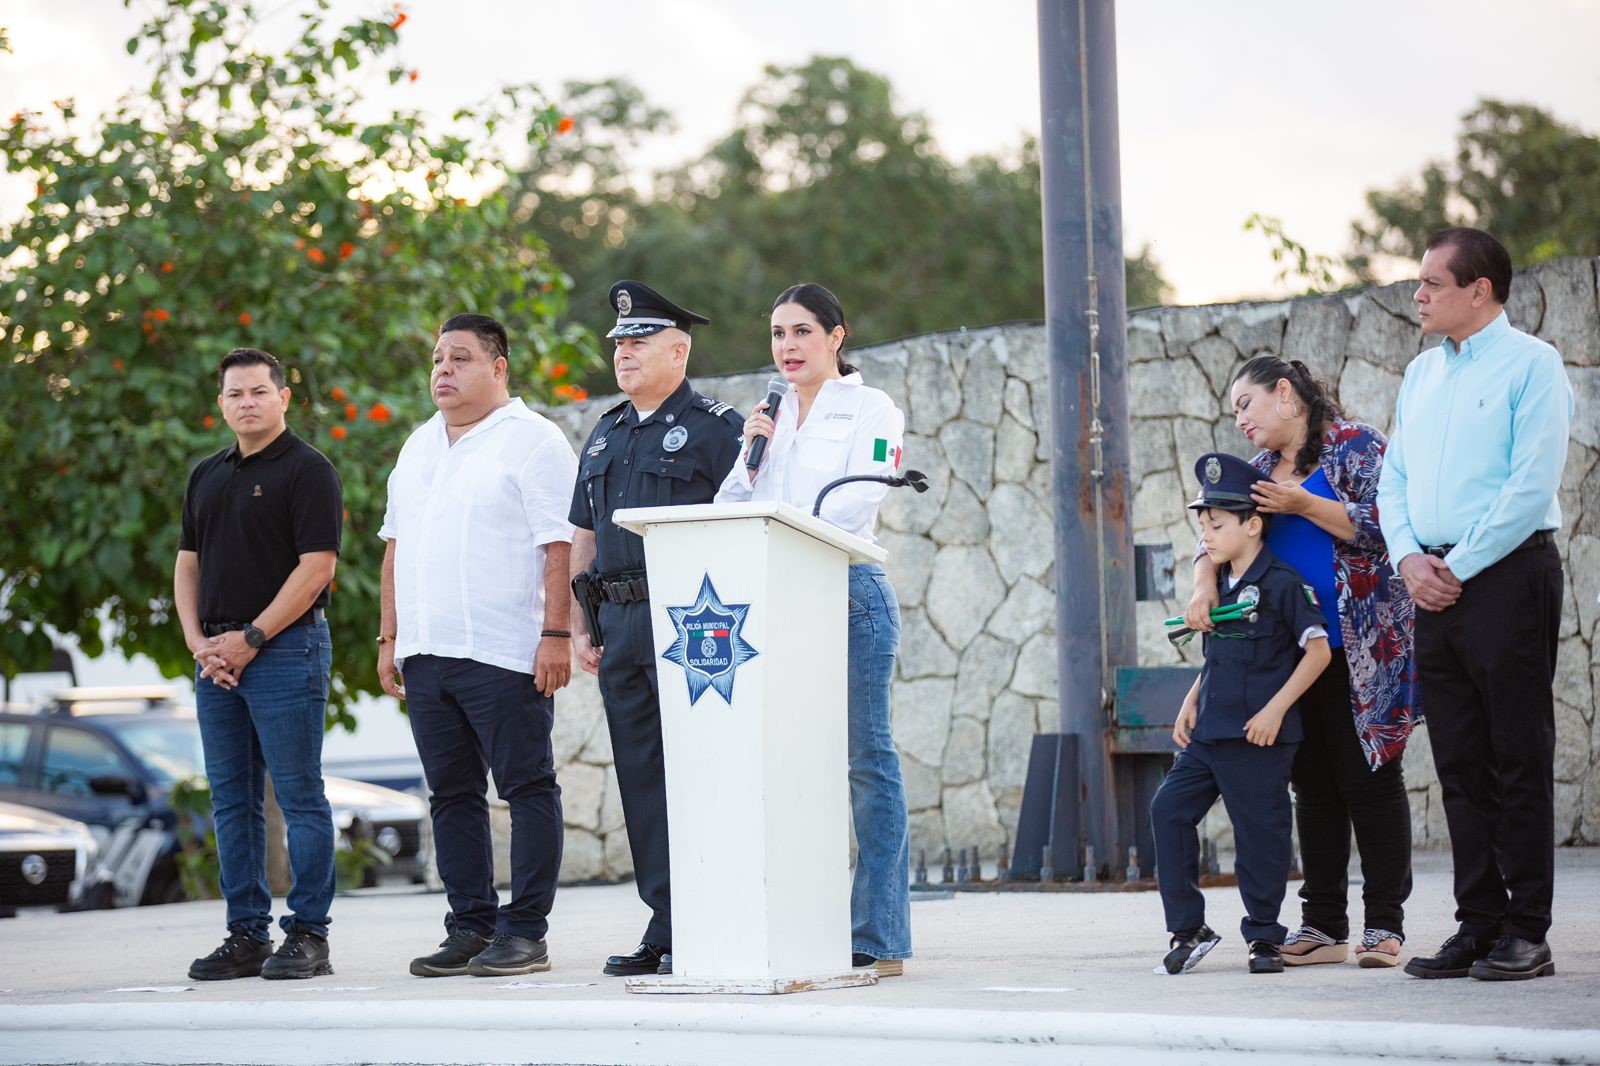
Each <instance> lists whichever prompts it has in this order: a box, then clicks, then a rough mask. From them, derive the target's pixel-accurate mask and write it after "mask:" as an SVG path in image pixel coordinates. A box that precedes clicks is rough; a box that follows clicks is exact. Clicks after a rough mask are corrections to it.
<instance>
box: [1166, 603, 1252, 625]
mask: <svg viewBox="0 0 1600 1066" xmlns="http://www.w3.org/2000/svg"><path fill="white" fill-rule="evenodd" d="M1254 608H1255V604H1253V603H1227V604H1223V605H1222V606H1221V607H1213V608H1211V615H1210V617H1211V620H1212V621H1213V622H1236V621H1238V620H1239V619H1240V618H1243V617H1244V616H1245V615H1247V614H1249V613H1250V612H1251V611H1252V610H1253V609H1254ZM1161 624H1162V625H1165V626H1181V625H1183V624H1184V622H1183V615H1181V614H1180V615H1178V617H1176V618H1168V619H1167V620H1166V621H1164V622H1162V623H1161Z"/></svg>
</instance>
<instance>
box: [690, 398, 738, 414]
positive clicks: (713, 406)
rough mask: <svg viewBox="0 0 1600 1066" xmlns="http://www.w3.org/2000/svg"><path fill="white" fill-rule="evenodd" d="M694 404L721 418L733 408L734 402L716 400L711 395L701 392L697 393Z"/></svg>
mask: <svg viewBox="0 0 1600 1066" xmlns="http://www.w3.org/2000/svg"><path fill="white" fill-rule="evenodd" d="M694 405H695V406H696V407H698V408H700V409H701V410H702V411H704V412H705V413H706V414H708V415H711V416H712V417H714V418H721V417H722V416H723V415H725V414H727V413H728V412H729V411H731V410H733V404H731V403H723V402H722V401H721V400H714V399H712V398H711V397H710V396H701V395H699V394H696V395H695V398H694Z"/></svg>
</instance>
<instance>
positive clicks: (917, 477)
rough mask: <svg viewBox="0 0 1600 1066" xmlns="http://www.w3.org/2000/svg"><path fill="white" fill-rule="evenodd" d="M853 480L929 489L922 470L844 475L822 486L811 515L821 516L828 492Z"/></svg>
mask: <svg viewBox="0 0 1600 1066" xmlns="http://www.w3.org/2000/svg"><path fill="white" fill-rule="evenodd" d="M852 481H877V482H880V483H881V484H884V485H888V486H889V487H890V488H891V489H903V488H908V487H909V488H911V489H914V490H915V491H917V492H927V491H928V475H926V474H924V473H923V472H922V471H920V470H907V471H906V472H905V474H904V475H903V476H896V475H894V474H851V475H850V476H849V477H842V478H839V479H838V480H837V481H830V482H828V483H827V484H826V485H824V486H822V491H821V492H819V493H817V502H816V503H815V504H814V505H812V508H811V516H812V517H813V518H821V517H822V501H823V499H824V498H825V497H826V496H827V495H828V493H830V492H832V491H833V490H834V489H836V488H838V487H839V486H840V485H848V484H850V483H851V482H852Z"/></svg>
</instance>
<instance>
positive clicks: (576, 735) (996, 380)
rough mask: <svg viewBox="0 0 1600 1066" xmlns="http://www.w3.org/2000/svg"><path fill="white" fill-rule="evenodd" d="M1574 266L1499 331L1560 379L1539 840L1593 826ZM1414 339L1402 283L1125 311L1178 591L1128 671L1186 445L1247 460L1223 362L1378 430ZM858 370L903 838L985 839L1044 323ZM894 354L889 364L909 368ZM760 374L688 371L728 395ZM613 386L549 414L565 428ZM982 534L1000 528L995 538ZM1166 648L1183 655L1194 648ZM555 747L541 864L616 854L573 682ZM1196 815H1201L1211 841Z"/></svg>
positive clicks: (1144, 534) (1022, 608)
mask: <svg viewBox="0 0 1600 1066" xmlns="http://www.w3.org/2000/svg"><path fill="white" fill-rule="evenodd" d="M1595 268H1596V263H1595V261H1591V260H1563V261H1559V262H1555V263H1549V264H1545V265H1543V266H1540V267H1536V268H1533V269H1531V270H1528V271H1524V272H1521V273H1519V275H1518V277H1517V282H1516V284H1515V286H1514V287H1513V297H1512V300H1511V304H1510V307H1509V308H1508V311H1509V314H1510V316H1511V320H1512V322H1513V323H1514V324H1516V325H1517V326H1519V327H1521V328H1524V329H1531V330H1532V331H1533V332H1534V333H1536V334H1537V335H1538V336H1540V337H1542V338H1544V339H1545V340H1548V341H1549V342H1551V343H1552V344H1554V345H1556V346H1557V347H1558V348H1559V349H1560V350H1561V352H1562V354H1563V356H1564V357H1565V358H1566V361H1567V365H1568V372H1569V374H1570V375H1571V377H1572V381H1573V385H1574V387H1575V389H1576V390H1577V394H1578V415H1577V419H1576V421H1575V422H1574V425H1573V431H1572V444H1571V450H1570V452H1569V455H1568V459H1567V469H1566V475H1565V477H1564V478H1563V481H1562V489H1561V507H1562V512H1563V517H1564V524H1563V528H1562V530H1561V534H1560V536H1559V543H1560V547H1561V553H1562V557H1563V559H1564V560H1565V561H1566V565H1567V596H1566V599H1565V602H1564V608H1563V616H1562V627H1561V649H1560V661H1559V673H1558V678H1557V682H1556V691H1557V698H1558V700H1559V703H1558V705H1557V711H1556V728H1557V754H1556V779H1557V783H1556V836H1557V839H1558V841H1561V842H1565V843H1589V844H1596V843H1600V721H1597V720H1596V715H1595V693H1596V691H1600V646H1597V641H1600V627H1597V623H1600V603H1597V596H1600V464H1597V462H1596V460H1597V458H1600V294H1597V291H1596V269H1595ZM1421 341H1422V334H1421V331H1420V329H1419V327H1418V320H1417V316H1416V309H1415V306H1414V304H1413V303H1412V301H1411V286H1410V285H1409V284H1399V285H1389V286H1384V287H1381V288H1373V289H1368V290H1364V291H1359V292H1352V293H1344V294H1339V295H1335V296H1324V297H1305V298H1301V299H1296V300H1285V301H1278V302H1273V303H1251V304H1232V305H1218V306H1212V307H1171V308H1158V309H1153V310H1149V311H1142V312H1138V313H1136V314H1135V315H1133V316H1132V318H1131V320H1130V322H1129V325H1128V348H1127V357H1128V359H1129V368H1128V369H1129V372H1128V381H1129V390H1130V406H1131V409H1132V415H1133V426H1132V434H1133V435H1132V441H1131V461H1132V467H1133V470H1132V478H1131V480H1130V485H1132V486H1135V490H1134V491H1135V497H1134V507H1133V513H1134V522H1135V529H1136V533H1135V537H1136V539H1137V540H1138V541H1139V542H1141V543H1143V542H1152V543H1160V542H1170V543H1172V544H1173V545H1174V547H1175V551H1176V553H1177V555H1178V558H1179V560H1180V565H1179V566H1178V568H1177V596H1178V599H1176V600H1173V601H1168V602H1164V603H1141V604H1139V606H1138V627H1139V655H1140V664H1141V665H1157V664H1161V663H1173V662H1179V661H1181V660H1180V658H1179V655H1180V653H1179V652H1178V651H1177V650H1175V649H1173V648H1172V647H1171V645H1169V644H1168V643H1167V641H1166V640H1165V638H1164V636H1163V629H1162V626H1161V619H1162V618H1163V617H1166V616H1168V615H1171V614H1174V613H1177V612H1178V611H1180V610H1181V609H1182V604H1183V603H1184V602H1185V601H1186V600H1187V598H1188V595H1189V590H1190V579H1189V574H1188V567H1187V566H1186V565H1184V564H1183V562H1182V561H1183V560H1186V559H1187V557H1188V553H1189V552H1190V551H1191V550H1192V547H1193V545H1194V544H1195V542H1196V536H1197V531H1196V527H1195V526H1194V525H1193V524H1192V522H1191V518H1190V514H1189V512H1188V511H1186V510H1185V509H1184V504H1185V502H1186V501H1187V499H1188V498H1189V496H1190V495H1191V490H1192V489H1193V486H1191V485H1190V484H1189V480H1190V470H1191V468H1192V465H1193V462H1194V458H1195V457H1196V456H1197V455H1199V454H1200V453H1202V452H1205V451H1210V450H1213V449H1220V450H1227V451H1232V452H1236V453H1239V454H1242V455H1248V454H1249V451H1250V449H1249V447H1248V442H1246V441H1245V440H1244V439H1243V438H1242V437H1240V436H1239V434H1238V433H1237V432H1236V431H1235V429H1234V427H1233V419H1232V415H1231V413H1230V412H1229V410H1228V402H1227V391H1228V387H1229V384H1230V382H1231V378H1232V375H1233V373H1234V371H1235V370H1236V369H1237V368H1238V366H1239V365H1240V364H1241V363H1242V362H1243V361H1244V360H1245V359H1247V358H1249V357H1250V356H1252V355H1256V354H1259V353H1261V352H1271V353H1274V354H1279V355H1282V356H1284V357H1285V358H1298V359H1301V360H1302V361H1304V362H1305V363H1306V364H1307V365H1308V366H1310V367H1311V368H1312V370H1313V371H1314V372H1315V373H1316V374H1318V375H1319V376H1321V377H1323V378H1324V379H1326V380H1327V381H1328V382H1329V383H1330V384H1333V385H1334V386H1335V387H1336V388H1337V391H1338V393H1339V397H1340V400H1341V402H1342V403H1343V404H1344V406H1345V407H1346V409H1347V410H1348V411H1349V412H1351V414H1352V415H1354V416H1355V417H1358V418H1361V419H1363V420H1365V421H1368V422H1371V423H1373V424H1375V425H1377V426H1379V427H1380V428H1384V429H1387V428H1388V424H1389V420H1390V417H1391V413H1392V410H1393V404H1394V395H1395V391H1396V389H1397V388H1398V387H1399V384H1400V379H1401V374H1402V372H1403V371H1404V369H1405V365H1406V363H1407V362H1408V361H1409V360H1410V359H1411V357H1412V356H1413V355H1414V354H1415V353H1416V352H1417V351H1418V350H1419V348H1420V346H1421ZM854 355H855V360H856V362H857V363H858V364H859V365H860V366H861V367H862V370H863V373H864V375H865V377H866V379H867V381H868V382H869V383H870V384H873V385H876V386H877V387H879V388H882V389H884V390H885V391H887V392H888V393H889V394H890V395H891V396H893V397H894V399H895V401H896V402H897V403H898V404H899V405H900V407H901V409H902V410H903V411H905V412H906V442H905V451H906V464H907V465H908V466H911V467H914V468H916V469H919V470H922V471H924V472H925V473H926V474H927V475H928V480H929V482H930V484H931V485H932V488H931V490H930V491H929V492H927V493H925V494H922V495H915V494H912V493H909V492H895V493H891V494H890V496H889V498H888V499H887V501H886V502H885V504H884V506H883V509H882V512H881V525H880V539H881V541H882V542H883V544H884V545H885V547H887V548H888V549H889V563H888V571H889V575H890V577H891V579H892V580H893V582H894V586H895V589H896V591H897V592H898V594H899V597H900V604H901V610H902V612H903V634H902V644H901V650H900V661H899V667H898V674H897V678H896V681H895V686H894V693H893V705H894V732H895V740H896V743H897V744H898V746H899V748H900V753H901V767H902V769H903V772H904V775H905V785H906V798H907V800H908V802H909V805H910V808H911V832H912V847H913V852H914V853H915V849H918V848H925V849H926V850H927V852H928V854H929V856H930V859H931V858H932V856H934V855H935V854H936V853H937V851H938V849H941V848H943V847H944V846H945V845H946V844H947V843H948V844H949V845H950V846H952V847H955V848H960V847H965V846H970V845H972V844H981V845H983V847H984V848H985V851H986V852H988V853H989V854H991V855H992V851H990V849H992V848H993V847H994V846H995V845H996V844H998V843H999V842H1001V841H1002V840H1006V841H1009V840H1011V839H1012V838H1013V837H1014V836H1015V832H1016V824H1017V814H1018V809H1019V807H1020V805H1021V801H1022V782H1023V776H1024V773H1025V771H1026V769H1027V758H1028V750H1029V745H1030V738H1031V737H1032V735H1033V734H1034V733H1035V732H1036V731H1045V732H1049V731H1054V730H1055V729H1057V728H1058V726H1059V711H1058V708H1057V704H1056V653H1055V591H1054V534H1053V531H1052V526H1051V510H1052V504H1051V498H1050V491H1051V490H1050V466H1049V457H1050V445H1049V441H1050V436H1049V419H1050V411H1049V394H1048V387H1047V384H1046V381H1047V368H1048V355H1047V352H1046V348H1045V336H1044V329H1043V327H1042V326H1040V325H1038V324H1012V325H1004V326H994V327H987V328H983V329H974V330H966V329H963V330H958V331H953V332H949V333H940V334H932V335H926V336H919V337H911V338H908V339H905V340H901V341H895V342H892V343H889V344H883V345H878V346H875V347H872V348H867V349H862V350H860V351H857V352H855V353H854ZM913 370H914V372H911V371H913ZM768 376H769V369H768V368H765V367H764V368H763V369H761V370H759V371H755V372H752V373H748V374H740V375H734V376H730V377H724V378H718V379H714V380H702V381H697V382H696V387H697V388H699V389H700V390H701V391H702V392H706V393H708V394H710V395H713V396H716V397H718V398H719V399H723V400H726V401H728V402H730V403H733V404H734V405H736V406H737V407H739V408H741V409H749V408H750V407H753V406H754V405H755V404H756V403H758V402H760V399H761V396H762V387H763V385H764V383H765V382H766V380H767V378H768ZM615 402H616V397H607V398H597V399H594V400H591V401H589V402H587V403H585V404H581V405H575V406H572V407H564V408H560V409H557V410H555V411H552V412H548V413H549V414H550V415H551V417H553V418H554V419H555V420H556V421H557V423H558V424H559V425H561V426H562V428H563V429H565V430H566V431H567V433H568V435H569V437H570V438H571V439H572V441H573V444H574V447H577V446H578V445H579V444H581V442H582V439H583V437H584V436H585V435H586V434H587V431H588V429H589V428H590V427H591V426H592V424H593V422H594V419H595V418H596V417H597V416H598V415H599V412H600V411H602V410H604V409H605V408H607V407H609V406H611V405H612V404H613V403H615ZM995 531H1003V535H999V534H998V533H996V532H995ZM1183 654H1185V655H1187V656H1189V657H1190V659H1191V660H1192V659H1194V658H1195V657H1196V656H1197V655H1198V647H1197V645H1191V646H1190V648H1188V649H1185V650H1184V652H1183ZM555 748H556V764H557V766H558V767H559V774H560V780H561V786H562V790H563V802H564V806H565V811H566V821H567V839H566V847H567V850H566V858H565V861H564V864H563V880H566V881H583V880H590V879H597V878H615V877H620V876H625V875H627V874H629V873H630V872H631V865H630V861H629V857H628V848H627V843H626V829H625V827H624V826H623V820H622V808H621V804H620V802H619V801H618V796H617V787H616V775H615V772H614V771H613V770H612V768H611V765H610V764H611V748H610V741H609V738H608V735H607V731H606V728H605V719H604V713H603V711H602V709H601V706H600V700H599V695H598V692H597V690H596V687H595V685H594V680H593V678H592V677H590V676H589V675H587V674H580V675H579V678H578V679H577V680H576V681H574V683H573V685H572V686H571V687H569V688H568V689H565V690H563V691H562V692H561V693H560V694H559V695H558V696H557V698H556V735H555ZM1405 769H1406V776H1407V782H1408V787H1409V788H1410V789H1411V795H1412V808H1413V811H1414V815H1415V817H1414V824H1413V832H1414V836H1415V839H1416V842H1417V843H1418V844H1419V845H1422V846H1443V845H1444V843H1445V841H1446V836H1445V829H1444V823H1443V813H1442V808H1441V806H1440V802H1439V795H1438V784H1437V781H1436V779H1435V775H1434V772H1433V766H1432V762H1431V760H1430V759H1429V757H1428V746H1427V743H1426V740H1425V737H1424V736H1423V735H1422V734H1420V733H1419V734H1418V735H1417V737H1416V739H1415V742H1414V743H1412V744H1411V746H1410V748H1409V750H1408V753H1407V756H1406V764H1405ZM1225 826H1226V823H1225V820H1222V819H1220V818H1219V817H1217V816H1216V815H1215V813H1214V816H1213V819H1212V822H1211V824H1210V826H1209V829H1210V830H1211V831H1212V832H1213V834H1214V835H1216V836H1219V837H1224V838H1225V837H1226V835H1227V834H1226V830H1225Z"/></svg>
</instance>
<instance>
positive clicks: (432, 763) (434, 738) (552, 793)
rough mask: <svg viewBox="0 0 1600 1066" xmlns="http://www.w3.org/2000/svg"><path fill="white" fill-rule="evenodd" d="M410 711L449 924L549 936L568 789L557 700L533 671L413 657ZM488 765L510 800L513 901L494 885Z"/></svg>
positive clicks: (408, 671) (408, 665) (408, 674)
mask: <svg viewBox="0 0 1600 1066" xmlns="http://www.w3.org/2000/svg"><path fill="white" fill-rule="evenodd" d="M405 679H406V708H407V710H408V711H409V712H410V718H411V734H412V736H413V737H415V738H416V741H417V754H418V755H419V756H420V757H421V758H422V772H423V775H424V776H425V777H426V778H427V781H428V790H429V792H430V793H431V794H430V795H429V797H428V803H429V806H430V807H431V808H432V813H433V847H434V853H435V855H436V856H437V857H438V861H439V879H440V880H442V881H443V882H444V890H445V897H446V899H448V900H449V901H450V914H449V916H448V917H446V919H445V928H446V929H450V930H454V929H469V930H471V931H472V932H474V933H478V934H480V935H482V936H492V935H493V934H495V933H497V932H498V933H510V934H512V935H513V936H522V937H527V938H528V939H530V940H542V939H543V938H544V935H545V933H546V931H547V930H548V929H549V925H550V923H549V921H548V920H547V919H548V916H549V914H550V907H551V905H552V904H553V903H554V902H555V898H556V878H557V876H558V875H559V874H560V872H561V846H562V839H563V836H562V834H563V830H562V826H561V788H560V786H559V785H557V784H556V769H555V752H554V750H553V749H552V746H551V743H550V727H551V725H552V723H553V721H554V718H555V701H554V700H553V699H552V698H551V697H549V696H546V695H543V694H542V693H540V691H539V689H538V687H537V686H536V685H535V684H534V681H533V675H532V674H520V673H517V672H516V671H515V670H506V669H502V668H501V667H498V666H490V665H488V664H487V663H480V662H474V661H473V660H471V659H449V658H444V657H441V656H437V655H413V656H410V657H409V658H407V659H406V661H405ZM486 769H492V770H493V771H494V785H495V791H497V792H498V793H499V794H500V798H501V799H503V800H505V801H506V803H508V804H510V806H511V900H510V902H509V903H507V904H506V905H505V906H504V907H502V906H500V894H499V893H498V892H496V891H495V887H494V846H493V840H492V838H491V836H490V832H489V804H488V801H487V799H486V796H487V792H488V780H487V778H486V776H485V771H486Z"/></svg>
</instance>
